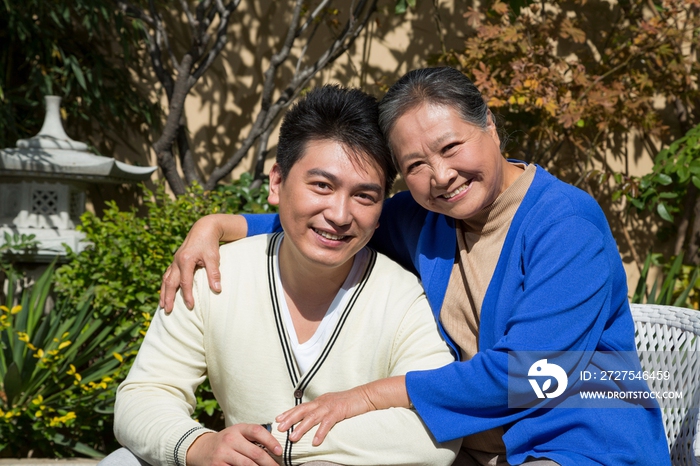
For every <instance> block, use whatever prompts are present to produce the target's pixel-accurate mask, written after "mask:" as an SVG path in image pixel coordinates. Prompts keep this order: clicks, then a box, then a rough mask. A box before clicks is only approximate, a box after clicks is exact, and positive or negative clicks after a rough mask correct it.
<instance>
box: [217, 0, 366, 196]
mask: <svg viewBox="0 0 700 466" xmlns="http://www.w3.org/2000/svg"><path fill="white" fill-rule="evenodd" d="M302 3H303V1H302V0H298V1H297V3H296V6H295V8H294V12H293V16H292V22H291V24H290V27H289V30H288V32H287V36H286V38H285V40H284V42H283V44H282V47H281V48H280V51H279V52H278V53H277V54H275V55H273V56H272V58H271V60H270V65H269V67H268V69H267V70H266V71H265V74H264V76H265V81H264V85H263V93H262V96H261V109H260V112H259V113H258V115H257V117H256V120H255V122H254V123H253V127H252V128H251V130H250V132H249V133H248V136H247V137H246V138H245V140H244V141H243V142H242V143H241V147H239V149H238V150H237V151H236V152H235V153H234V154H233V155H232V156H231V158H229V159H228V160H227V161H226V162H225V163H224V164H222V165H221V166H219V167H218V168H216V169H215V170H214V171H213V172H212V174H211V176H210V178H209V180H208V181H207V183H206V185H205V189H213V188H214V187H215V186H216V183H218V182H219V181H220V180H221V179H222V178H223V177H224V176H226V175H227V174H229V173H230V172H231V170H233V168H234V167H236V165H238V163H240V161H241V160H242V159H243V158H244V157H245V155H246V154H247V152H248V150H250V148H251V147H252V146H253V144H254V143H255V141H256V140H257V139H258V138H260V137H261V135H263V134H265V133H266V132H267V131H268V130H269V129H270V128H271V126H272V125H273V124H274V123H275V121H276V120H277V118H278V117H279V116H280V114H281V112H282V110H284V109H285V108H286V107H287V106H288V105H289V104H290V103H291V102H292V101H293V100H294V98H296V96H298V94H299V92H300V91H301V89H303V88H304V87H305V86H306V85H307V84H308V82H309V81H310V80H311V79H312V78H313V76H315V74H316V73H317V72H318V71H319V70H321V69H323V68H325V67H326V66H328V65H329V64H330V63H333V62H334V61H335V60H336V59H337V58H338V57H339V56H341V55H342V54H343V53H345V52H346V51H347V50H348V49H349V48H350V47H351V46H352V44H353V43H354V41H355V39H356V38H357V37H358V36H359V34H360V33H361V32H362V30H363V29H364V28H365V26H366V25H367V22H368V21H369V19H370V17H371V15H372V14H373V13H374V11H375V9H376V5H377V0H372V1H371V2H369V5H368V2H367V1H366V0H363V1H360V2H359V3H358V5H357V6H356V7H355V8H354V10H353V11H352V12H351V14H350V18H349V19H348V21H347V23H346V25H345V27H344V28H343V30H342V32H341V34H340V36H339V37H338V38H337V39H335V40H334V41H333V43H332V44H331V46H330V47H329V48H328V49H327V50H326V51H325V52H324V53H323V54H321V56H320V57H319V58H318V59H317V60H316V61H315V62H314V63H313V64H312V65H309V66H307V67H306V68H304V69H303V70H301V71H298V72H295V74H294V76H293V77H292V79H291V80H290V82H289V84H288V85H287V86H286V87H285V89H284V90H283V91H282V93H281V95H280V96H279V97H278V98H277V100H276V101H275V102H274V104H272V93H273V91H274V89H275V86H274V78H275V75H276V72H277V69H278V68H279V66H280V65H281V64H282V63H283V62H284V61H285V60H286V59H287V58H288V57H289V54H290V51H291V48H292V46H293V45H294V42H295V39H296V38H297V36H296V31H297V27H298V24H299V18H300V12H301V6H302ZM363 12H364V14H363V15H362V19H361V20H360V21H358V20H357V18H358V17H360V16H361V13H363Z"/></svg>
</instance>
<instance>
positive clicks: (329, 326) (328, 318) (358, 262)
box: [275, 241, 369, 375]
mask: <svg viewBox="0 0 700 466" xmlns="http://www.w3.org/2000/svg"><path fill="white" fill-rule="evenodd" d="M280 244H282V241H280V242H278V243H277V251H275V282H276V284H277V300H278V301H279V303H280V310H281V311H282V316H283V318H284V323H285V327H286V328H287V336H288V337H289V341H290V343H291V344H292V352H293V353H294V358H295V359H296V361H297V366H299V371H300V372H301V375H304V374H305V373H306V371H308V370H309V368H311V365H312V364H313V363H314V362H315V361H316V359H318V356H319V355H320V354H321V351H322V350H323V346H324V345H325V343H326V341H327V340H328V336H329V335H330V333H331V332H332V331H333V328H334V327H335V323H336V321H337V320H338V316H339V315H340V313H341V312H342V310H343V309H344V308H345V306H346V305H347V303H348V300H349V299H350V297H351V296H352V291H353V290H354V289H355V287H357V285H358V282H359V281H360V278H362V273H363V272H364V270H365V268H366V265H367V261H368V259H369V253H368V251H367V249H364V248H363V249H362V250H360V252H358V253H357V254H356V255H355V258H354V261H353V264H352V269H350V273H349V274H348V276H347V278H346V279H345V282H344V283H343V286H341V287H340V290H338V294H336V295H335V298H334V299H333V302H332V303H331V305H330V307H329V308H328V310H327V311H326V315H324V316H323V319H322V320H321V323H320V324H319V326H318V328H317V329H316V332H314V334H313V336H312V337H311V338H309V339H308V340H307V341H305V342H304V343H299V339H298V338H297V332H296V330H295V328H294V322H293V321H292V315H291V314H290V313H289V306H288V305H287V298H286V296H285V295H284V288H283V287H284V285H283V284H282V277H281V276H280V266H279V257H280V256H279V247H280V246H279V245H280Z"/></svg>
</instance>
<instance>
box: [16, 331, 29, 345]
mask: <svg viewBox="0 0 700 466" xmlns="http://www.w3.org/2000/svg"><path fill="white" fill-rule="evenodd" d="M17 338H19V341H23V342H25V343H28V342H29V335H28V334H26V333H24V332H17Z"/></svg>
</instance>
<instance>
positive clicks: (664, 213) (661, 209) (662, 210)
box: [656, 202, 673, 222]
mask: <svg viewBox="0 0 700 466" xmlns="http://www.w3.org/2000/svg"><path fill="white" fill-rule="evenodd" d="M656 212H658V214H659V216H661V218H662V219H664V220H666V221H667V222H673V216H672V215H671V214H670V213H669V212H668V209H667V208H666V204H664V203H663V202H659V203H658V204H657V206H656Z"/></svg>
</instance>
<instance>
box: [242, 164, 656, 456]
mask: <svg viewBox="0 0 700 466" xmlns="http://www.w3.org/2000/svg"><path fill="white" fill-rule="evenodd" d="M246 219H247V221H248V234H249V235H254V234H258V233H263V232H269V231H273V230H278V229H279V228H280V226H279V220H278V219H277V217H276V216H274V215H273V216H270V215H264V216H263V215H254V216H246ZM371 245H372V246H373V247H374V248H376V249H377V250H378V251H380V252H383V253H385V254H387V255H388V256H389V257H391V258H393V259H394V260H397V261H398V262H399V263H401V264H402V265H403V266H404V267H406V268H408V269H409V270H412V271H414V272H415V273H417V274H418V275H419V276H420V278H421V280H422V283H423V287H424V288H425V292H426V295H427V297H428V301H429V302H430V305H431V308H432V310H433V313H434V314H435V317H436V319H437V321H438V326H439V329H440V332H441V333H442V335H443V337H444V338H445V340H446V341H447V342H448V344H450V346H451V347H452V349H453V350H454V352H455V354H456V355H459V351H458V350H457V348H456V345H455V344H454V342H453V341H452V340H451V339H450V338H449V336H448V335H447V334H446V333H445V330H444V328H443V327H442V325H441V324H440V321H439V314H440V309H441V308H442V302H443V300H444V297H445V292H446V290H447V284H448V282H449V277H450V274H451V272H452V266H453V264H454V259H455V252H456V248H457V239H456V232H455V224H454V220H453V219H452V218H449V217H446V216H444V215H441V214H436V213H434V212H429V211H427V210H425V209H424V208H422V207H421V206H419V205H418V204H417V203H416V202H415V201H414V200H413V198H412V197H411V196H410V194H409V193H408V192H403V193H398V194H396V195H395V196H394V197H392V198H391V199H388V200H387V201H386V202H385V205H384V210H383V213H382V217H381V219H380V227H379V228H378V229H377V230H376V232H375V235H374V237H373V238H372V243H371ZM513 351H516V352H519V353H509V352H513ZM552 351H555V352H566V354H568V355H572V356H571V357H570V358H569V359H570V360H569V361H568V362H567V363H566V364H565V366H566V367H565V370H566V372H567V375H568V379H569V380H568V384H569V392H568V393H569V394H572V393H573V394H574V396H570V397H569V398H568V401H567V400H563V399H560V398H555V399H546V400H541V401H540V400H537V399H536V400H535V402H533V403H532V404H530V405H527V407H524V408H523V407H519V408H511V407H508V406H509V401H511V399H509V394H510V395H512V394H513V391H514V390H515V391H516V392H517V391H518V390H519V389H522V390H526V389H525V388H522V387H523V384H524V386H526V387H529V385H528V384H527V380H526V374H523V377H521V378H520V379H518V380H517V383H514V378H513V376H512V374H513V373H515V372H517V371H521V370H525V372H526V369H524V368H520V367H517V364H515V363H514V360H517V357H515V358H514V357H513V355H514V354H515V355H516V356H517V355H519V354H525V355H529V354H530V353H529V352H533V353H531V354H535V355H536V354H539V353H534V352H552ZM606 351H607V352H615V353H614V354H620V355H622V356H621V358H622V359H624V362H623V365H622V366H621V367H623V368H625V369H629V370H635V371H636V370H640V365H639V360H638V359H637V358H636V348H635V344H634V324H633V321H632V316H631V313H630V310H629V304H628V301H627V284H626V276H625V272H624V269H623V266H622V261H621V260H620V256H619V252H618V250H617V246H616V244H615V241H614V239H613V236H612V234H611V232H610V229H609V227H608V224H607V221H606V219H605V216H604V214H603V212H602V211H601V209H600V207H599V206H598V204H597V203H596V202H595V200H594V199H592V198H591V197H590V196H589V195H588V194H586V193H584V192H583V191H581V190H579V189H577V188H574V187H572V186H570V185H568V184H566V183H564V182H562V181H559V180H558V179H556V178H555V177H553V176H551V175H550V174H548V173H547V172H546V171H545V170H543V169H541V168H540V167H537V171H536V174H535V178H534V180H533V182H532V184H531V186H530V188H529V190H528V192H527V194H526V196H525V198H524V199H523V201H522V203H521V205H520V207H519V209H518V211H517V213H516V215H515V217H514V218H513V221H512V224H511V227H510V230H509V231H508V234H507V236H506V240H505V243H504V245H503V249H502V251H501V254H500V257H499V259H498V263H497V265H496V269H495V271H494V274H493V278H492V280H491V282H490V284H489V287H488V289H487V292H486V295H485V297H484V301H483V303H482V307H481V323H480V327H479V352H478V353H477V354H476V355H475V356H474V357H473V358H472V359H471V360H469V361H457V362H455V363H453V364H449V365H447V366H445V367H443V368H440V369H435V370H431V371H419V372H410V373H408V374H407V376H406V387H407V390H408V394H409V396H410V399H411V401H412V403H413V405H414V406H415V408H416V410H417V411H418V413H419V414H420V416H421V418H422V419H423V421H424V422H425V424H426V426H427V427H428V429H430V431H431V433H432V434H433V435H434V436H435V438H436V439H437V440H438V441H440V442H444V441H447V440H451V439H455V438H460V437H464V436H467V435H471V434H474V433H476V432H481V431H484V430H487V429H491V428H494V427H498V426H502V427H504V431H505V434H504V436H503V440H504V442H505V445H506V450H507V459H508V461H509V462H510V463H511V464H520V463H522V462H524V461H525V460H526V458H528V457H545V458H549V459H551V460H553V461H556V462H558V463H559V464H561V465H588V464H590V465H594V464H598V465H599V464H604V465H627V464H629V465H633V464H634V465H649V466H659V465H668V464H670V458H669V453H668V446H667V443H666V438H665V434H664V429H663V424H662V420H661V413H660V411H659V409H658V407H657V405H656V403H655V402H652V403H646V404H645V405H644V406H646V407H644V406H642V405H641V404H640V403H638V402H637V403H635V402H634V400H631V401H629V400H617V401H614V400H605V403H601V405H597V406H593V405H585V404H581V402H580V397H579V398H578V400H579V403H578V404H577V403H576V401H575V400H576V399H577V398H576V397H575V395H576V393H577V392H579V391H581V390H582V389H583V390H586V389H590V388H591V385H590V384H589V385H586V384H584V383H583V382H582V381H581V380H579V379H580V375H579V374H580V373H581V371H582V370H589V371H592V372H594V373H595V370H596V369H598V370H599V368H610V367H611V366H610V364H609V363H606V361H605V360H604V359H605V357H606V354H607V355H609V354H611V353H601V352H606ZM618 359H619V358H618ZM528 361H529V359H528ZM509 364H510V370H511V377H509V372H508V371H509ZM523 364H525V363H524V362H523ZM527 367H529V362H528V363H527ZM514 387H515V388H514ZM594 388H595V389H599V390H603V391H607V390H624V391H635V392H639V391H645V390H647V386H646V382H645V381H643V380H626V381H607V382H604V381H596V383H595V384H594ZM509 390H510V392H509ZM527 390H529V388H528V389H527ZM601 406H602V407H601Z"/></svg>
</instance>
